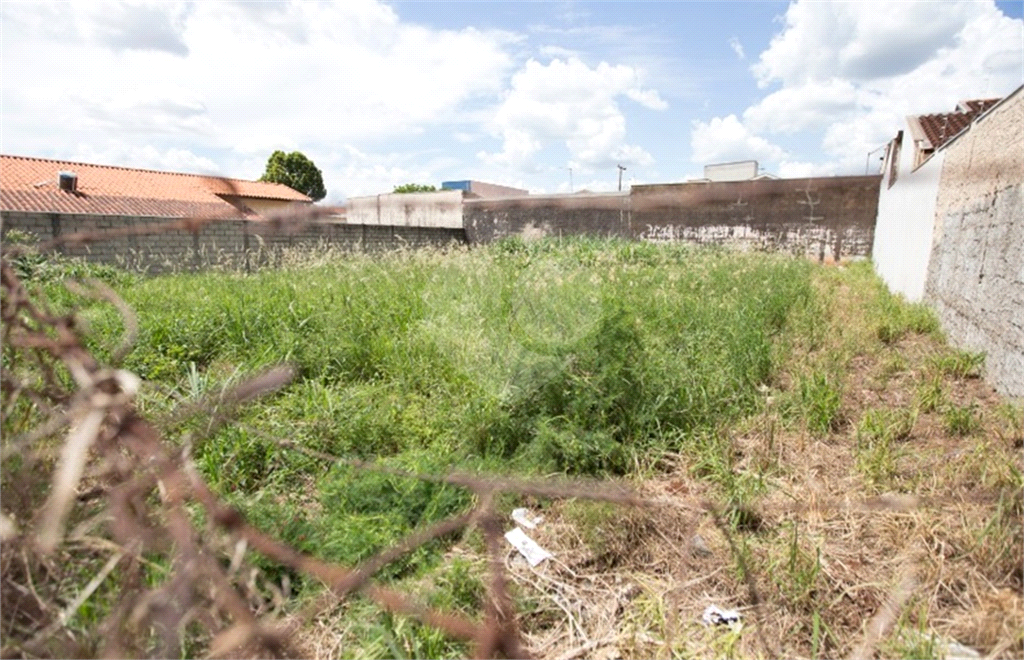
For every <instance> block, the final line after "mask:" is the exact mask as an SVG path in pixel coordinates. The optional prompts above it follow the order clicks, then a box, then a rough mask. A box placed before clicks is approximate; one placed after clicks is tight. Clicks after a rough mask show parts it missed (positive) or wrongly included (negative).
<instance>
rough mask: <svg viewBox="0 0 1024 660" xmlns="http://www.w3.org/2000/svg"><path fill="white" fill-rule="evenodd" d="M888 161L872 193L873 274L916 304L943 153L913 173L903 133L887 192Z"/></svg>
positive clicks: (910, 150) (928, 251)
mask: <svg viewBox="0 0 1024 660" xmlns="http://www.w3.org/2000/svg"><path fill="white" fill-rule="evenodd" d="M889 158H891V155H890V156H889ZM889 158H886V167H885V171H884V173H883V176H882V185H881V189H880V192H879V194H878V219H877V221H876V224H875V242H874V245H873V246H872V249H871V258H872V260H873V261H874V264H875V270H876V271H877V272H878V274H879V275H880V276H881V277H882V279H883V280H885V283H886V284H887V285H889V289H890V290H891V291H893V292H899V293H902V294H903V295H904V296H906V298H907V300H910V301H912V302H917V301H920V300H921V298H922V297H923V296H924V283H925V278H926V276H927V274H928V260H929V258H930V255H931V251H932V233H933V231H934V230H935V200H936V198H937V197H938V192H939V178H940V175H941V174H942V161H943V158H944V154H943V152H942V151H939V152H938V153H935V154H934V155H932V157H931V158H930V159H929V160H928V161H927V162H925V163H924V164H923V165H921V167H919V168H918V169H916V170H914V169H913V166H914V144H913V139H912V138H911V136H910V134H909V133H904V135H903V146H902V149H901V150H900V154H899V170H898V172H897V175H896V182H895V183H894V184H893V185H892V187H891V188H890V187H889V177H890V174H891V170H890V167H889Z"/></svg>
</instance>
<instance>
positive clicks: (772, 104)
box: [743, 79, 857, 133]
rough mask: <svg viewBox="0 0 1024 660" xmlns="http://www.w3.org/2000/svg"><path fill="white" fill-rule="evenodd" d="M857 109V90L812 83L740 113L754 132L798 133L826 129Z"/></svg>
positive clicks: (844, 83) (831, 83) (841, 84)
mask: <svg viewBox="0 0 1024 660" xmlns="http://www.w3.org/2000/svg"><path fill="white" fill-rule="evenodd" d="M856 109H857V90H856V88H855V87H854V86H853V84H852V83H850V82H849V81H846V80H837V79H832V80H828V81H825V82H821V83H819V82H811V83H807V84H804V85H800V86H798V87H784V88H782V89H780V90H779V91H777V92H773V93H772V94H769V95H768V96H766V97H764V98H763V99H761V100H760V101H759V102H758V103H756V104H755V105H752V106H750V107H749V108H747V109H746V111H744V113H743V121H744V122H745V123H746V124H747V125H748V126H750V127H751V129H752V130H754V131H768V132H770V133H797V132H799V131H804V130H808V129H818V128H821V127H823V126H827V125H828V124H829V123H830V122H831V121H834V120H835V118H836V117H837V116H846V115H849V114H850V113H852V112H854V111H856Z"/></svg>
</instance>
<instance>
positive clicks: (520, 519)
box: [512, 509, 544, 529]
mask: <svg viewBox="0 0 1024 660" xmlns="http://www.w3.org/2000/svg"><path fill="white" fill-rule="evenodd" d="M512 520H514V521H516V522H517V523H519V524H520V525H522V526H523V527H525V528H526V529H537V525H539V524H541V523H542V522H544V516H537V517H536V518H531V517H530V510H529V509H512Z"/></svg>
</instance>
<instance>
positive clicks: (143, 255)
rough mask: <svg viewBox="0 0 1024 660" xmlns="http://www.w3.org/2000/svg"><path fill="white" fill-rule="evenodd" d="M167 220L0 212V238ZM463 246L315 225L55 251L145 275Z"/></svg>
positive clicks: (424, 231)
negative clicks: (287, 257)
mask: <svg viewBox="0 0 1024 660" xmlns="http://www.w3.org/2000/svg"><path fill="white" fill-rule="evenodd" d="M167 221H168V220H167V219H166V218H145V217H124V216H90V215H70V214H47V213H25V212H20V211H0V233H2V235H3V236H6V234H7V232H8V231H9V230H11V229H18V230H21V231H27V232H31V233H33V234H35V235H36V236H38V237H39V239H40V240H41V241H46V240H49V239H51V238H54V237H55V236H60V235H67V234H71V233H75V232H80V231H91V230H105V229H121V228H133V229H144V228H145V227H146V226H147V225H149V226H157V225H160V224H163V223H166V222H167ZM453 242H454V243H465V242H466V235H465V232H464V231H463V230H461V229H448V228H435V227H389V226H359V225H346V224H323V225H314V226H311V227H307V228H304V229H302V230H300V231H295V232H288V231H283V232H278V233H273V232H272V231H270V230H269V228H268V227H267V226H266V225H263V224H261V223H258V222H248V221H242V220H226V221H221V222H216V223H213V224H210V225H207V226H205V227H203V228H202V229H201V230H199V231H197V232H194V233H193V232H190V231H180V230H179V231H166V230H162V231H160V232H159V233H153V234H146V235H132V236H119V237H114V238H109V239H104V240H103V241H96V242H91V243H88V244H64V245H61V246H59V248H58V251H59V252H60V253H62V254H65V255H67V256H73V257H82V258H84V259H85V260H87V261H90V262H96V263H106V264H113V265H119V266H125V267H129V268H133V269H138V270H147V271H149V272H161V271H165V270H182V269H185V270H188V269H197V268H204V267H209V266H215V265H220V266H225V267H233V268H244V267H245V266H246V264H248V265H249V266H250V267H257V266H264V265H272V264H274V263H275V261H276V260H278V259H280V254H281V251H282V250H283V249H302V248H315V247H319V248H325V247H333V248H340V249H343V250H352V251H367V252H383V251H388V250H396V249H403V248H419V247H427V246H444V245H448V244H450V243H453Z"/></svg>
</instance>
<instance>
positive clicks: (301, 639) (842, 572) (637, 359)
mask: <svg viewBox="0 0 1024 660" xmlns="http://www.w3.org/2000/svg"><path fill="white" fill-rule="evenodd" d="M23 269H24V274H25V275H26V276H27V277H28V278H29V281H30V282H31V281H36V282H38V283H39V285H40V288H41V290H42V291H44V292H45V293H46V294H47V295H48V296H49V298H50V299H51V300H53V301H54V303H55V304H56V305H58V306H67V305H69V304H77V305H80V306H81V312H80V315H81V318H82V319H83V320H84V321H85V322H86V323H87V325H88V328H89V330H90V335H89V336H90V341H91V342H92V346H91V347H92V348H93V349H94V350H95V352H96V354H97V356H98V357H100V359H101V360H104V359H106V358H107V357H109V355H110V352H111V350H112V347H113V346H115V345H116V344H117V342H118V340H119V337H120V335H121V333H122V332H123V327H122V323H121V316H120V315H119V314H118V313H117V312H116V311H115V310H114V309H113V308H112V307H111V306H110V305H107V304H102V303H97V302H94V301H88V300H84V299H81V298H76V297H75V296H73V295H72V294H70V293H68V292H67V291H66V290H64V289H63V288H62V287H60V286H58V285H57V284H56V283H55V281H54V277H52V276H50V275H48V274H47V273H48V271H46V270H45V269H44V268H42V267H41V266H40V265H38V264H36V265H33V264H32V263H26V264H24V266H23ZM102 274H104V275H105V276H106V279H107V280H108V281H110V282H112V283H113V284H114V286H115V288H116V289H117V290H118V292H119V293H120V294H121V295H122V297H123V298H124V300H125V301H126V302H127V303H128V304H129V305H130V306H131V307H132V308H133V309H134V310H136V312H137V314H138V317H139V325H140V333H139V337H138V340H137V342H136V347H135V349H134V350H133V351H132V352H131V353H130V354H129V355H128V357H127V359H126V360H125V363H124V365H125V368H126V369H128V370H130V371H133V372H134V373H136V374H138V375H139V376H141V377H142V378H143V379H144V383H143V388H142V393H141V395H140V399H139V404H138V405H139V408H140V409H141V410H142V412H143V413H144V414H145V415H146V416H147V417H148V418H150V419H153V420H154V421H157V422H158V423H161V424H162V426H161V428H162V429H163V430H164V431H165V433H166V438H167V439H168V441H169V442H172V443H178V444H180V445H182V446H185V445H187V444H190V443H191V444H190V448H191V453H192V456H193V457H194V459H195V462H196V465H197V467H198V469H199V471H200V473H201V474H202V475H203V477H205V479H206V480H207V481H208V483H210V484H211V486H212V487H213V489H214V490H215V491H216V492H217V493H218V494H219V495H221V496H223V497H225V498H226V499H227V500H228V501H230V502H231V503H232V504H233V505H235V506H236V507H238V508H239V509H240V510H241V511H242V512H243V513H244V514H245V516H246V518H247V519H248V520H249V521H251V522H252V523H254V524H255V525H256V526H258V527H260V528H261V529H263V530H265V531H268V532H271V533H273V534H274V535H275V536H277V537H278V538H280V539H281V540H283V541H285V542H287V543H288V544H290V545H292V546H293V547H295V548H297V549H299V550H301V551H303V552H306V553H309V554H312V555H315V556H317V557H320V558H323V559H327V560H330V561H335V562H340V563H344V564H346V565H354V564H357V563H358V562H360V561H362V560H365V559H367V558H368V557H371V556H372V555H374V554H375V553H377V552H378V551H380V550H381V549H384V548H387V547H389V546H391V545H393V544H395V543H396V542H398V541H399V540H400V539H402V538H403V537H404V536H406V535H407V534H409V533H410V532H412V531H413V530H415V529H417V528H420V527H422V526H424V525H427V524H429V523H431V522H435V521H438V520H442V519H444V518H446V517H448V516H452V515H455V514H459V513H461V512H463V511H465V510H466V509H467V507H469V506H471V504H472V503H473V502H472V501H473V496H472V495H471V494H470V493H469V492H468V491H465V490H462V489H459V488H457V487H455V486H451V485H443V484H438V483H432V482H429V481H422V480H416V479H411V478H404V477H401V476H397V475H396V474H395V473H394V472H391V473H387V472H381V471H372V470H370V471H367V470H364V469H361V468H359V467H358V466H357V465H356V463H355V460H354V459H358V460H359V461H366V462H370V463H372V464H373V465H376V466H378V467H388V468H397V469H401V470H404V471H409V472H413V473H423V474H445V473H448V472H450V471H452V470H459V471H463V472H465V471H469V472H474V471H479V472H481V474H488V475H490V474H501V475H507V474H516V475H525V476H531V477H538V476H545V475H553V474H569V475H574V476H581V477H599V478H604V479H611V480H616V481H619V482H625V483H627V484H629V485H631V486H633V487H634V488H636V489H637V490H638V491H639V492H640V493H641V494H643V495H644V496H645V497H646V498H647V501H648V504H647V505H646V506H643V507H623V506H617V505H612V504H595V503H591V502H587V501H584V500H582V499H570V500H564V499H563V500H549V499H545V498H539V497H526V496H511V495H508V496H504V499H503V500H502V501H501V503H500V507H501V509H502V510H503V511H505V512H511V510H512V509H513V508H515V507H521V506H525V507H528V508H530V509H531V510H532V511H533V513H535V514H542V515H544V517H545V520H544V522H543V523H542V524H541V525H540V526H539V527H538V528H537V529H536V530H530V532H529V533H530V534H531V536H533V538H535V539H536V540H537V541H538V542H539V543H540V544H541V545H542V546H543V547H545V548H546V549H548V550H549V551H551V552H552V553H553V555H554V557H553V558H552V559H549V560H547V561H545V562H544V563H542V564H540V565H539V566H537V567H535V568H531V567H530V566H529V565H528V564H526V563H525V562H524V561H522V560H521V559H520V558H519V557H518V555H517V554H516V552H515V551H514V550H513V549H512V548H511V547H509V548H508V553H507V556H506V565H507V567H508V570H509V571H510V575H511V578H512V582H513V585H514V597H515V600H516V605H517V607H518V610H519V618H518V620H519V625H520V627H521V630H522V631H523V633H524V636H525V639H526V642H527V644H528V648H529V649H530V650H531V652H532V653H534V654H536V655H538V656H542V657H551V658H556V657H563V658H568V657H581V658H582V657H600V658H614V657H619V656H620V655H621V657H665V658H670V657H782V656H785V657H839V656H847V655H850V654H853V653H856V652H858V651H863V652H864V653H865V654H866V655H868V656H870V655H871V654H872V653H876V654H879V655H881V656H884V657H907V658H911V657H937V656H944V655H949V656H950V657H953V656H955V655H956V654H958V653H960V654H962V653H965V652H966V651H964V650H963V649H960V648H959V647H957V646H955V645H954V642H957V643H959V644H962V645H966V646H968V647H971V648H973V649H975V650H976V651H977V652H979V653H981V654H982V655H992V656H994V657H1018V656H1020V655H1021V654H1022V652H1024V642H1022V639H1024V637H1022V630H1024V602H1022V598H1021V591H1022V568H1021V566H1022V552H1021V548H1022V543H1024V533H1022V522H1021V516H1022V479H1021V471H1022V466H1021V438H1022V435H1024V429H1022V411H1021V408H1020V406H1019V405H1014V404H1013V403H1011V402H1007V401H1003V400H1001V399H1000V398H999V397H998V396H997V395H995V394H994V392H993V391H992V390H991V388H990V387H988V386H987V385H986V384H985V383H984V381H982V380H981V379H980V378H978V376H979V374H980V373H981V370H982V369H983V356H978V355H973V354H970V353H963V352H959V351H956V350H953V349H951V348H949V347H948V346H946V344H945V343H944V341H943V339H942V337H941V333H940V332H939V329H938V325H937V323H936V321H935V319H934V317H933V316H932V315H931V313H930V312H929V311H928V310H927V308H925V307H923V306H919V305H907V304H906V303H904V302H902V301H900V300H899V299H897V298H895V297H893V296H891V295H890V294H888V293H887V292H886V290H885V288H884V286H883V285H882V284H881V283H880V282H879V280H878V279H877V278H876V277H875V276H874V274H873V273H872V270H871V266H870V264H867V263H856V264H851V265H846V266H826V267H822V266H817V265H814V264H811V263H809V262H806V261H803V260H798V259H791V258H787V257H782V256H769V255H760V254H757V255H755V254H747V255H738V254H732V253H728V252H721V251H707V250H698V249H694V248H692V247H687V246H681V245H651V244H637V243H622V242H603V241H573V242H566V243H562V242H555V241H552V242H543V241H542V242H536V243H522V242H519V241H509V242H503V243H500V244H497V245H494V246H491V247H488V248H485V249H474V250H461V249H457V250H451V251H424V252H414V253H402V254H395V255H390V256H378V257H369V256H352V255H348V256H343V257H342V256H337V255H335V256H329V257H325V258H320V259H314V258H307V259H304V260H299V261H298V262H297V263H295V264H294V265H291V266H288V267H285V268H283V269H280V270H276V271H265V272H261V273H259V274H255V275H250V276H243V275H239V274H232V273H205V274H189V275H169V276H162V277H158V278H151V279H142V278H136V277H134V276H129V275H125V274H118V273H115V272H112V271H104V272H103V273H102ZM8 358H9V356H8V354H7V353H5V360H7V359H8ZM280 362H289V363H291V364H293V365H295V367H296V368H297V370H298V374H299V375H298V378H297V379H296V381H295V382H294V383H293V384H292V385H290V386H289V387H287V388H286V389H284V390H283V391H281V392H280V393H279V394H277V395H275V396H273V397H271V398H269V399H267V400H264V401H262V402H260V403H259V404H257V405H253V406H250V407H248V408H246V409H244V410H242V411H241V413H240V414H239V415H238V417H237V420H236V421H235V422H232V423H231V424H229V425H227V426H225V427H223V428H222V429H221V430H219V431H217V432H215V433H214V434H212V435H207V434H206V433H205V432H204V430H203V429H204V425H205V424H207V423H208V422H207V417H206V416H203V415H197V416H194V417H192V418H191V419H184V420H182V419H178V420H177V421H175V422H173V423H164V422H166V419H167V413H168V411H170V410H171V409H172V408H174V407H175V406H179V405H180V404H181V403H182V402H187V401H192V400H198V399H200V398H201V397H203V396H210V395H214V398H215V395H216V393H217V392H218V391H220V390H221V389H222V388H224V387H226V386H228V385H230V384H232V383H235V382H238V381H239V380H241V379H242V378H244V377H245V376H246V375H248V374H251V373H253V372H255V371H257V370H259V369H260V368H263V367H265V366H268V365H272V364H277V363H280ZM6 366H8V364H7V362H5V367H6ZM18 411H19V414H17V415H11V414H8V415H6V416H5V418H4V432H5V433H4V436H5V437H7V436H8V435H10V434H11V433H18V432H21V431H23V430H24V429H26V428H29V427H31V425H32V424H33V423H35V422H36V421H37V420H38V416H37V413H34V412H33V410H32V409H31V407H30V406H22V407H20V408H18ZM331 457H336V458H337V459H340V460H331ZM17 469H18V464H17V462H16V461H15V460H13V459H12V458H11V457H8V459H5V462H4V475H3V476H4V479H5V483H10V479H11V478H12V477H11V475H12V474H13V472H14V471H16V470H17ZM44 496H45V492H39V493H36V494H35V495H34V496H28V495H26V496H25V497H23V498H19V500H18V501H16V502H15V501H12V500H10V499H9V498H8V497H7V496H6V495H5V497H4V502H3V508H4V512H5V513H6V514H7V515H10V516H13V517H14V518H15V519H16V520H17V521H18V522H19V523H20V524H22V525H27V524H30V519H31V515H32V511H33V507H35V506H38V502H39V501H41V498H42V497H44ZM22 500H23V501H22ZM92 513H94V512H89V511H83V512H77V513H76V514H75V515H77V516H79V519H84V517H85V516H86V515H87V514H92ZM72 522H74V520H72ZM511 526H512V522H511V520H509V522H508V528H509V529H511ZM61 552H63V553H64V556H65V557H66V558H67V559H69V560H71V559H73V560H74V561H73V562H68V565H71V566H75V567H76V568H75V570H70V569H68V568H67V566H65V568H64V570H59V569H58V568H57V566H51V567H46V568H42V567H39V566H34V567H32V568H31V569H30V570H29V569H28V566H29V564H28V563H27V562H26V566H25V567H24V568H21V569H19V570H20V571H21V573H18V574H17V575H18V578H17V579H18V580H20V582H19V585H20V584H22V583H24V584H27V583H28V577H29V576H28V575H27V574H26V573H31V572H33V571H34V573H33V575H32V576H33V577H34V578H35V583H34V584H36V583H38V584H37V586H38V587H39V590H40V596H39V599H40V600H41V602H46V603H50V604H52V606H53V607H54V608H55V609H59V608H60V607H63V605H64V604H66V603H67V602H70V601H71V599H72V597H73V595H74V594H75V593H76V592H77V591H78V590H79V589H80V588H81V586H82V585H83V584H84V583H85V582H87V581H88V580H89V579H90V578H91V577H92V575H93V574H95V572H96V570H97V569H98V567H99V565H101V564H102V563H103V558H102V555H100V554H99V553H95V552H94V553H93V554H90V553H89V552H87V551H83V550H81V549H79V548H76V547H72V546H69V547H67V548H64V549H62V550H61ZM9 554H10V553H8V555H9ZM249 559H250V561H251V562H253V564H254V565H255V566H257V567H258V568H259V569H260V573H259V574H258V582H257V584H258V585H263V586H262V587H261V588H262V589H263V590H264V592H265V593H268V594H270V593H272V592H274V591H275V590H277V592H278V594H279V602H278V603H277V609H276V613H277V614H278V615H279V616H284V617H291V618H293V619H294V620H295V621H297V622H298V625H299V626H300V628H299V630H300V632H299V633H298V643H299V648H301V649H302V651H303V652H304V653H306V654H309V655H311V656H312V655H318V656H321V657H395V656H409V657H411V656H417V657H440V656H459V655H464V654H466V653H467V652H469V648H468V647H467V646H466V645H464V644H463V643H460V642H455V641H451V640H448V639H447V638H446V637H445V636H444V635H442V634H441V633H440V632H438V631H436V630H434V629H431V628H429V627H426V626H423V625H421V624H419V623H415V622H413V621H412V620H411V619H406V618H403V617H400V616H393V615H389V614H385V613H383V612H382V611H381V610H379V609H378V608H377V607H376V606H374V605H372V604H371V603H370V602H368V601H363V600H359V599H356V600H348V601H346V602H344V603H343V604H340V605H327V606H324V605H323V601H322V600H321V599H320V598H321V596H322V593H323V588H322V587H321V586H320V585H319V584H317V583H315V582H313V581H312V580H310V579H309V578H307V577H303V576H302V575H300V574H297V573H295V572H292V571H290V570H285V569H282V568H281V567H280V566H279V565H276V564H275V563H273V562H271V561H269V560H267V559H265V558H261V557H260V556H258V555H255V554H253V555H251V556H250V557H249ZM4 561H5V572H8V575H13V573H10V571H11V570H13V569H11V568H10V558H9V557H5V558H4ZM225 561H227V559H225ZM151 564H152V565H151V566H150V568H149V570H150V573H151V574H150V575H149V579H150V580H152V581H154V582H159V580H161V579H164V578H165V576H166V572H167V569H168V563H167V561H166V560H165V559H163V558H161V557H153V558H152V562H151ZM378 576H379V577H380V578H381V579H382V580H384V581H386V582H390V583H392V584H393V585H394V586H396V587H398V588H401V589H403V590H405V591H411V592H413V593H416V594H418V595H419V596H421V597H422V600H423V601H424V602H428V603H430V604H432V605H434V606H437V607H441V608H444V609H454V610H462V611H464V612H466V613H470V614H473V615H477V614H478V613H480V612H482V610H483V602H484V598H485V587H484V584H485V583H486V581H487V579H488V578H487V566H486V553H485V548H484V545H483V543H482V541H481V538H480V536H479V534H478V533H477V532H467V533H456V534H450V535H447V536H445V537H442V538H440V539H437V540H434V541H431V542H429V543H427V544H425V545H423V546H421V547H419V548H417V549H415V550H414V551H412V552H410V553H407V554H405V555H404V556H402V557H401V558H400V559H398V560H396V561H394V562H392V563H390V564H388V565H387V566H385V567H384V568H383V569H382V570H381V571H380V573H379V574H378ZM4 588H5V589H8V585H7V584H5V586H4ZM33 588H36V587H35V586H34V587H33ZM116 593H117V577H116V575H115V576H111V577H109V578H107V580H106V582H105V583H104V584H103V585H102V586H101V588H100V589H98V590H97V591H96V593H95V594H94V595H93V597H92V598H91V599H90V600H89V601H88V602H87V603H86V604H85V605H83V606H82V607H81V608H80V609H79V610H78V612H77V613H76V615H75V616H74V618H73V619H72V620H71V621H70V622H69V624H68V628H69V630H70V633H69V634H70V635H71V636H72V637H73V638H74V639H75V641H76V644H78V646H76V647H74V648H76V649H80V650H81V651H82V652H83V653H90V652H92V653H95V652H96V651H95V649H97V648H98V644H99V643H100V635H101V632H100V631H99V630H98V629H97V625H96V624H97V622H99V621H101V620H102V619H103V617H104V616H105V615H106V613H107V611H108V610H109V609H110V608H111V607H113V605H114V602H115V600H116ZM268 598H269V596H268ZM5 602H6V601H5ZM887 603H888V605H887ZM709 605H718V606H720V607H722V608H734V609H738V610H740V612H741V614H742V617H743V619H742V625H740V626H733V627H730V626H711V627H707V626H705V625H704V624H703V623H702V622H701V614H702V613H703V612H704V610H705V608H706V607H707V606H709ZM310 608H316V609H314V610H312V611H313V612H314V616H312V617H311V618H310V617H305V618H301V617H300V613H301V614H303V615H307V614H309V612H310V611H311V609H310ZM6 611H7V608H5V612H6ZM887 612H891V614H887ZM43 618H45V617H43ZM3 626H4V627H3V631H4V633H5V637H8V638H11V637H12V636H13V637H14V638H19V637H26V636H28V637H30V636H31V634H32V633H31V630H30V628H31V625H30V624H28V623H25V621H24V620H21V619H16V618H11V617H9V616H8V615H7V614H6V613H5V615H4V621H3ZM876 629H877V630H878V632H876ZM206 644H208V640H207V639H205V638H203V637H202V636H196V635H190V634H189V633H188V632H187V631H186V633H185V635H184V641H183V651H182V652H183V653H186V654H203V653H205V652H206Z"/></svg>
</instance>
